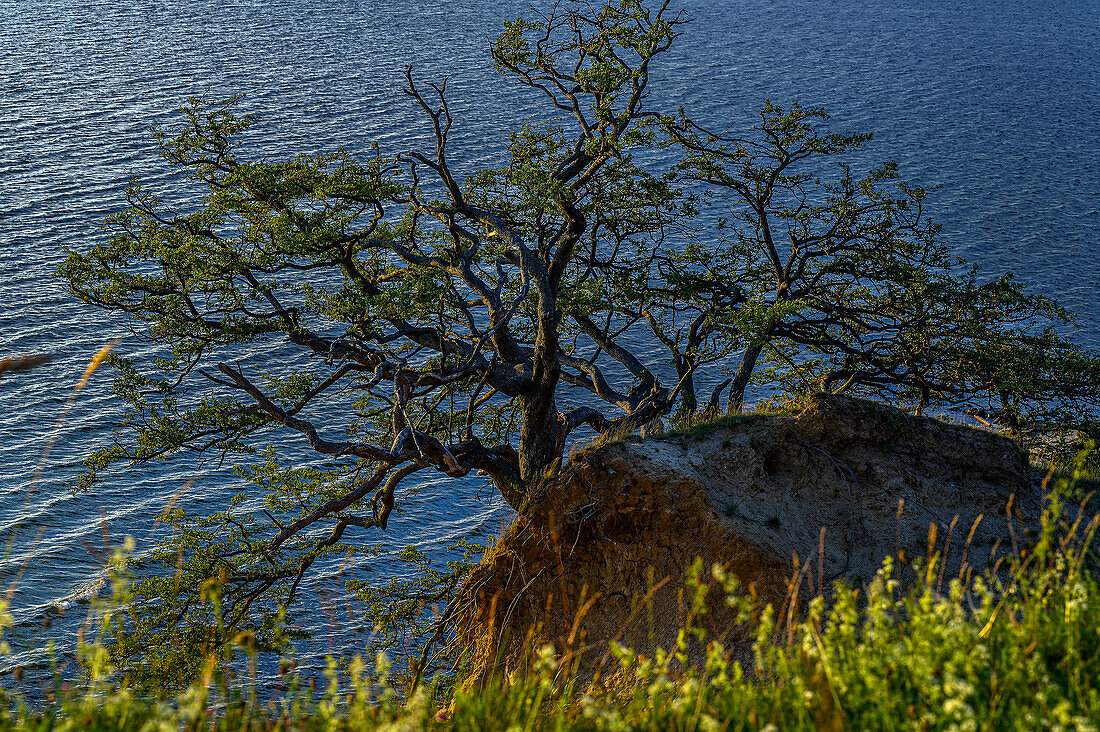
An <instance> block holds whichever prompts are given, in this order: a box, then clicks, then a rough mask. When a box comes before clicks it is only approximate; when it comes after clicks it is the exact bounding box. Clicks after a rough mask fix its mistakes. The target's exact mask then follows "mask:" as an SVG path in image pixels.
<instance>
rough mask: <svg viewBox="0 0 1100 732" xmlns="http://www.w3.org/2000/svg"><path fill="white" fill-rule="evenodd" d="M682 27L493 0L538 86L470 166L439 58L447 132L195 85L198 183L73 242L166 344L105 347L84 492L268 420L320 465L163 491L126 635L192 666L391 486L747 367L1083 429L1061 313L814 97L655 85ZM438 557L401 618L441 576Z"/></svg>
mask: <svg viewBox="0 0 1100 732" xmlns="http://www.w3.org/2000/svg"><path fill="white" fill-rule="evenodd" d="M685 22H686V18H685V17H684V16H683V15H682V14H681V13H678V12H675V11H673V10H670V9H669V6H668V3H667V2H666V3H665V4H664V5H660V6H658V7H649V6H647V5H646V4H645V3H643V2H640V1H638V0H622V1H621V2H613V3H611V2H609V3H606V4H603V5H600V6H595V7H593V6H591V5H587V4H573V3H560V4H557V5H555V6H554V8H553V9H552V10H550V11H547V12H546V13H545V14H542V15H537V17H535V18H533V19H520V20H515V21H511V22H506V23H505V24H504V28H505V29H504V32H503V33H502V34H501V35H500V36H499V37H498V38H497V39H496V40H495V41H494V42H492V43H491V44H490V49H489V52H490V53H491V54H492V58H493V60H494V61H495V63H496V66H497V69H498V70H499V71H500V72H501V73H502V74H504V75H505V76H507V77H509V78H511V79H513V80H515V82H516V83H517V84H518V85H520V86H521V87H526V88H528V89H530V90H533V91H534V92H536V93H537V95H538V96H539V98H541V99H542V100H543V102H544V105H543V109H542V112H541V113H540V114H538V115H536V116H535V117H534V118H532V119H529V120H527V121H524V122H522V123H517V124H516V126H515V130H514V132H513V134H512V136H511V139H510V142H509V145H508V147H507V157H506V159H504V160H503V161H502V164H501V165H500V167H496V168H486V169H484V170H479V171H476V172H475V173H474V174H472V175H469V176H468V177H465V178H464V179H461V180H460V179H459V178H458V177H456V173H455V172H454V169H453V168H452V165H451V163H450V160H451V149H450V146H451V141H450V134H451V129H452V124H453V117H452V112H451V108H450V106H449V104H448V97H447V92H446V84H445V83H441V84H439V85H434V84H427V85H424V84H421V83H419V82H418V81H417V80H416V78H415V77H414V74H413V72H412V70H411V69H409V70H407V73H406V86H405V88H404V93H405V95H407V96H408V98H409V101H410V103H411V104H414V105H417V106H418V107H419V108H420V110H421V111H422V112H423V119H424V123H425V124H426V125H427V126H428V128H429V129H430V130H431V133H432V135H433V137H434V142H435V144H434V149H432V150H428V151H416V150H413V151H393V152H389V153H384V152H383V151H381V150H375V151H374V152H373V154H371V155H370V156H367V157H365V158H363V157H356V156H354V155H352V154H350V153H348V152H346V151H339V152H334V153H331V154H325V155H314V156H298V157H294V158H289V159H287V160H286V161H283V162H270V161H267V160H255V159H249V158H248V157H247V156H246V154H245V150H244V148H243V146H242V143H241V135H242V133H243V132H244V131H245V130H246V129H248V128H249V127H250V126H252V125H254V124H255V121H254V120H253V119H252V118H250V117H247V116H240V115H238V114H237V113H236V112H235V109H236V107H235V103H236V100H235V99H230V100H226V101H221V102H214V103H211V102H208V101H206V100H191V102H189V103H188V104H187V105H186V106H185V107H183V108H182V110H181V111H182V115H183V118H182V122H181V123H180V124H179V126H178V127H176V128H174V129H162V130H159V131H158V132H157V133H156V134H157V140H158V142H159V145H160V150H161V154H162V156H163V158H164V159H165V160H166V161H167V163H168V164H170V165H171V166H173V167H174V168H175V169H176V170H178V171H179V172H180V173H182V174H183V175H184V176H185V177H186V179H187V181H188V183H189V186H190V187H188V188H187V189H186V195H187V196H190V197H188V198H187V199H186V202H185V203H182V204H174V205H171V206H170V205H167V204H166V203H165V202H164V199H163V198H162V197H160V196H158V195H157V194H156V193H155V192H153V191H150V190H148V189H146V188H145V187H143V186H142V185H141V184H140V183H139V182H138V181H134V182H132V184H131V185H130V187H129V188H128V190H127V193H126V205H125V207H124V208H123V209H122V210H121V211H120V212H119V213H117V214H115V215H113V216H112V217H110V218H109V220H108V230H109V232H110V236H109V237H107V238H105V239H104V240H102V241H100V242H99V243H97V244H96V245H95V246H94V247H93V248H92V249H90V250H89V251H86V252H71V253H70V254H69V255H68V257H67V259H66V260H65V262H64V264H63V265H62V267H61V275H62V277H63V278H64V279H65V280H66V281H67V282H68V284H69V287H70V288H71V290H72V292H73V293H75V294H76V295H77V296H78V297H80V298H81V299H83V300H84V301H86V302H88V303H91V304H93V305H96V306H98V307H101V308H105V309H108V310H112V311H116V312H120V313H124V314H126V315H127V316H128V317H129V318H130V320H131V322H132V323H133V326H134V329H135V331H136V333H137V334H138V335H139V336H140V337H142V338H144V339H147V340H148V341H150V342H152V343H154V344H156V345H157V346H158V347H160V348H161V349H162V358H160V359H158V360H157V361H156V363H155V364H153V365H151V366H150V365H149V364H144V363H140V362H138V361H132V360H127V359H125V358H122V357H115V358H114V366H115V367H116V369H117V376H116V381H115V389H116V391H117V393H119V394H120V395H122V397H124V399H125V402H126V405H127V410H126V417H125V420H126V425H125V426H126V427H127V428H128V429H129V431H130V434H131V437H130V438H128V439H120V440H119V441H118V442H117V444H115V445H112V446H110V447H109V448H106V449H102V450H100V451H98V452H97V453H95V454H94V455H92V456H91V457H90V458H89V460H88V463H87V465H88V471H87V473H86V476H85V478H84V480H83V482H82V487H84V488H87V487H90V486H91V485H92V484H93V483H94V481H95V480H96V478H97V476H98V475H99V474H100V473H101V471H103V470H105V469H107V468H109V467H110V466H111V465H113V464H116V463H119V462H146V461H151V460H155V459H158V458H161V457H163V456H166V455H170V454H174V453H178V452H181V451H191V452H194V453H197V454H200V455H201V454H213V455H221V456H223V457H224V456H226V455H231V454H234V453H249V452H254V451H255V450H256V449H257V446H258V445H262V444H263V442H264V439H265V438H264V435H265V434H268V432H266V431H270V430H282V431H285V432H288V433H294V434H297V435H299V436H300V437H299V439H300V440H302V441H303V443H305V444H308V446H309V447H310V448H311V449H312V450H314V451H316V453H318V454H319V455H320V456H324V457H325V458H326V459H327V461H326V462H325V463H324V467H317V466H309V467H303V466H301V465H294V464H285V463H284V462H282V461H280V459H279V458H278V456H277V455H276V454H275V453H274V452H272V451H269V452H267V453H266V454H265V455H264V456H263V459H262V460H260V461H259V463H256V462H255V461H253V465H252V467H250V468H247V469H242V470H241V472H242V474H243V476H244V479H245V480H244V483H245V485H244V487H243V488H242V496H247V497H250V498H256V497H258V498H260V499H262V508H261V509H259V510H245V509H244V508H242V506H241V505H239V504H234V506H227V507H226V508H225V510H222V511H219V512H217V513H215V514H212V515H209V516H192V515H190V514H188V513H187V512H185V511H184V510H182V509H175V510H174V511H173V512H172V519H173V521H174V522H175V523H176V526H177V533H176V534H175V536H174V538H172V539H169V540H166V542H165V544H164V545H163V546H162V547H161V548H160V549H159V550H158V551H157V552H155V553H154V554H153V555H152V556H151V558H150V563H151V564H152V565H154V568H153V569H151V570H150V575H149V577H148V579H147V580H146V581H145V582H144V583H143V584H141V585H139V586H138V588H137V590H136V591H137V593H138V599H139V601H141V603H142V604H143V606H144V609H143V610H142V612H141V613H136V614H135V615H134V616H133V618H132V620H131V621H130V622H131V623H132V625H131V626H130V627H128V628H120V629H119V631H118V637H119V638H120V639H121V640H120V644H119V652H120V654H122V656H125V655H127V654H140V653H143V652H146V651H148V649H150V648H155V649H159V650H158V654H157V656H156V658H155V659H153V661H154V663H155V664H159V666H155V667H153V671H154V673H161V674H164V675H170V674H176V673H178V674H180V675H185V674H186V673H188V672H190V671H191V670H193V668H192V667H191V666H189V664H193V663H196V662H198V660H199V659H197V658H195V657H194V656H193V655H190V656H189V655H188V654H189V650H188V649H190V648H193V647H194V646H195V645H197V644H211V643H213V644H218V643H221V642H223V641H225V640H226V639H228V638H231V637H234V636H235V635H236V634H238V633H239V632H241V631H248V632H249V633H252V634H254V635H255V637H256V638H257V639H258V640H259V642H260V643H261V644H263V645H266V646H270V647H273V646H276V645H278V644H279V643H280V642H281V641H282V640H284V639H285V636H284V630H283V628H284V625H283V619H284V614H285V613H286V612H291V613H293V611H294V607H295V599H296V593H297V592H298V588H299V585H300V582H301V581H302V579H303V577H304V576H305V574H306V573H307V572H308V571H309V570H310V568H311V566H313V565H314V563H315V562H316V561H317V560H318V559H319V558H323V557H325V556H330V555H334V554H337V553H342V552H347V551H349V550H354V549H356V548H357V547H360V548H361V547H362V546H363V545H364V543H365V542H367V541H369V536H370V532H372V531H378V530H385V529H386V527H387V523H388V521H389V519H390V517H391V515H392V513H393V511H395V510H399V505H398V496H399V490H398V489H399V487H400V486H401V485H402V484H403V483H406V484H408V483H410V482H415V481H417V480H419V479H421V478H422V477H423V476H424V475H426V474H440V475H444V476H448V477H450V478H455V479H458V478H463V477H466V476H469V475H471V474H482V475H485V476H487V477H488V479H489V480H490V481H491V483H492V485H493V486H495V488H496V490H498V491H499V493H500V495H501V496H503V498H504V499H505V500H506V501H507V502H508V503H509V504H510V505H511V506H512V507H513V508H516V509H521V508H522V504H523V500H524V497H525V495H526V493H527V487H528V486H530V485H531V484H532V483H533V482H536V481H539V480H540V479H542V478H543V477H544V476H546V475H547V474H548V473H549V472H550V471H553V470H554V469H555V467H556V466H557V464H558V463H559V461H560V460H561V459H562V457H563V454H564V453H565V451H566V449H567V446H568V445H569V444H571V442H572V441H573V440H575V439H577V438H578V436H583V435H585V434H589V435H590V434H592V433H593V432H595V433H629V432H631V431H635V430H639V429H643V430H650V429H656V428H657V427H656V426H657V425H659V424H660V423H661V420H669V419H673V420H677V419H678V420H684V419H691V418H694V417H696V416H697V415H699V414H701V413H705V412H717V411H721V410H726V409H728V410H740V409H743V408H744V404H745V400H746V395H747V394H748V393H749V392H750V390H752V389H754V388H755V389H759V390H760V391H761V392H762V393H766V394H770V395H772V396H773V397H774V398H783V399H795V400H797V399H798V398H801V397H804V396H806V395H808V394H811V393H813V392H815V391H819V390H827V391H845V392H849V393H854V394H862V395H865V396H871V397H877V398H880V399H886V400H889V401H892V402H894V403H899V404H902V405H906V406H909V407H911V408H913V409H914V410H917V411H925V412H937V413H942V412H945V411H956V412H961V411H963V410H966V409H981V410H983V412H982V413H983V414H987V415H990V418H991V419H992V417H993V416H997V417H998V418H999V419H1000V421H1002V422H1004V423H1006V424H1008V425H1009V426H1010V427H1011V428H1013V429H1016V430H1022V429H1024V428H1025V427H1027V426H1037V425H1038V426H1042V427H1044V428H1054V427H1056V428H1059V429H1077V430H1080V429H1089V428H1091V425H1092V420H1093V419H1094V418H1095V415H1096V411H1097V406H1098V405H1100V359H1098V357H1097V356H1096V354H1093V353H1091V352H1087V351H1085V350H1083V349H1081V348H1079V347H1077V346H1075V345H1073V344H1072V343H1071V342H1070V341H1067V340H1065V339H1064V338H1063V337H1061V336H1060V335H1059V333H1060V330H1059V329H1062V328H1065V327H1066V326H1068V325H1070V324H1071V319H1070V316H1069V315H1068V314H1067V313H1066V312H1065V311H1064V310H1063V309H1062V308H1061V307H1060V306H1059V305H1058V304H1057V303H1056V302H1054V301H1051V300H1049V299H1047V298H1045V297H1042V296H1040V295H1036V294H1031V293H1029V292H1027V291H1025V289H1024V288H1023V287H1022V286H1021V285H1019V284H1018V283H1017V282H1016V281H1015V280H1013V279H1012V277H1011V276H1010V275H1004V276H1000V277H995V278H992V279H990V278H988V277H985V276H983V275H982V274H981V273H979V272H977V271H976V270H975V269H973V268H967V267H966V266H965V263H963V262H962V261H961V260H959V259H957V258H955V257H953V256H952V255H951V254H950V249H949V248H948V246H947V243H945V242H943V241H942V240H941V237H940V232H939V230H938V229H937V228H936V227H935V226H934V225H933V224H932V223H930V222H929V221H928V220H927V216H926V213H925V207H924V201H925V198H926V192H925V191H924V190H922V189H920V188H918V187H916V186H912V185H909V184H906V183H905V182H903V181H902V180H901V179H900V178H899V175H898V172H897V170H896V168H895V166H893V165H889V164H888V165H884V166H882V167H880V168H878V169H876V170H873V171H871V172H870V173H869V174H867V175H865V176H859V175H857V174H856V173H855V172H853V170H852V169H851V168H850V167H849V165H848V164H847V161H846V159H845V156H846V154H848V153H850V152H851V151H852V150H854V149H855V148H857V147H860V146H861V145H863V144H865V143H866V142H867V141H868V139H869V136H868V135H862V134H857V135H840V134H834V133H830V132H828V130H827V125H828V117H827V116H826V115H825V113H824V112H823V111H821V110H818V109H804V108H802V107H799V106H797V105H794V106H791V107H790V108H787V109H784V108H780V107H779V106H776V105H772V104H770V103H768V104H766V105H765V106H764V107H763V109H762V111H761V114H760V121H759V123H758V124H757V125H755V126H754V127H753V128H752V129H748V130H744V131H738V132H731V131H720V132H712V131H708V130H707V129H704V128H703V127H702V126H700V125H699V124H697V123H696V122H695V121H693V119H692V116H691V115H692V111H691V110H681V111H680V113H679V114H674V113H672V110H664V109H660V108H656V107H655V106H654V104H653V101H652V99H651V98H650V96H649V79H650V74H651V73H655V72H656V71H657V70H658V69H659V65H660V58H661V55H662V54H663V53H664V52H665V51H667V50H668V49H669V48H670V47H671V46H672V44H673V43H674V42H675V41H676V39H677V37H678V36H679V35H680V34H681V32H682V30H683V26H684V23H685ZM643 152H644V153H645V154H644V155H642V154H641V153H643ZM640 159H644V160H646V161H650V162H648V163H646V164H643V163H642V162H639V160H640ZM662 159H663V160H667V161H669V162H668V164H667V165H665V166H664V167H663V168H662V167H659V166H658V165H657V164H655V163H653V162H652V161H654V160H662ZM175 198H176V197H175V196H174V197H173V200H175ZM703 209H706V210H707V211H708V212H710V213H712V214H713V215H712V216H711V217H710V218H700V217H698V216H697V214H698V213H699V212H700V211H701V210H703ZM708 221H714V222H715V223H714V224H713V225H709V224H707V223H706V222H708ZM275 351H277V352H278V354H279V356H278V359H277V363H273V359H272V357H271V356H270V354H271V353H273V352H275ZM658 351H660V353H661V355H659V356H655V355H654V354H655V353H657V352H658ZM265 353H266V354H267V355H266V356H265ZM704 386H705V387H706V389H705V390H704ZM727 389H728V390H729V391H728V397H725V396H724V395H725V394H727V392H726V390H727ZM158 564H159V566H160V569H159V570H157V569H155V566H157V565H158ZM453 569H454V571H453V572H450V573H447V572H442V573H441V572H436V573H434V574H431V573H430V574H429V576H428V578H427V579H426V580H425V581H424V582H422V583H420V584H418V585H416V586H415V587H414V588H412V589H411V590H410V591H409V592H410V594H408V596H407V597H406V600H407V601H408V602H407V603H406V604H405V605H403V606H401V607H403V608H404V609H403V610H401V611H400V612H404V613H405V614H406V616H411V615H415V613H416V612H417V608H418V607H422V605H418V604H417V603H418V602H422V601H423V600H424V599H426V598H429V597H438V598H443V597H446V593H447V592H448V590H449V589H450V588H453V586H454V582H455V581H456V578H457V577H458V576H460V573H461V567H456V568H453ZM211 583H216V584H217V587H218V590H219V598H220V599H219V602H218V603H213V602H211V601H210V598H209V596H208V594H207V590H208V588H209V587H211ZM204 588H206V589H204ZM370 592H371V591H369V590H367V591H365V594H366V595H367V596H371V595H370ZM171 649H177V650H176V651H174V652H173V651H172V650H171Z"/></svg>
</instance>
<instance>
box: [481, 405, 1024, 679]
mask: <svg viewBox="0 0 1100 732" xmlns="http://www.w3.org/2000/svg"><path fill="white" fill-rule="evenodd" d="M1010 499H1011V506H1012V509H1011V510H1012V513H1013V515H1014V517H1012V518H1010V516H1009V514H1008V513H1007V512H1006V506H1007V505H1008V504H1009V501H1010ZM1041 505H1042V496H1041V491H1040V489H1039V487H1038V486H1036V485H1035V484H1034V483H1033V481H1032V479H1031V474H1030V467H1029V465H1028V460H1027V455H1026V454H1025V453H1024V451H1023V450H1022V449H1021V448H1020V447H1019V446H1018V445H1017V444H1016V443H1015V442H1014V441H1012V440H1011V439H1009V438H1008V437H1005V436H1002V435H999V434H996V433H993V432H989V431H984V430H978V429H973V428H969V427H963V426H960V425H955V424H950V423H946V422H942V421H939V420H936V419H932V418H928V417H914V416H912V415H911V414H908V413H906V412H903V411H901V410H898V409H894V408H892V407H888V406H884V405H882V404H878V403H874V402H869V401H864V400H859V399H852V398H849V397H842V396H836V395H819V396H818V397H816V398H815V399H814V401H813V404H812V406H811V407H810V408H809V409H808V410H806V411H805V412H804V413H803V414H801V415H799V416H798V417H776V416H765V415H746V416H738V417H727V418H723V419H721V420H718V421H717V422H715V423H714V424H712V425H707V426H704V427H701V428H695V429H693V430H691V431H689V432H688V433H685V434H681V435H673V436H669V437H663V438H655V439H646V440H639V439H637V438H633V439H632V440H628V441H626V442H621V443H613V444H607V445H603V446H600V447H595V448H589V449H585V450H582V451H581V452H579V453H577V454H575V455H573V456H572V458H571V460H570V461H569V463H568V465H566V466H565V468H564V469H563V470H562V471H561V472H560V474H559V475H557V476H556V477H555V478H553V479H551V480H550V481H548V482H546V483H545V484H544V485H542V486H540V487H539V488H537V489H535V490H533V491H532V494H531V495H530V496H529V497H528V499H527V500H526V501H525V503H524V505H523V507H522V510H521V516H520V517H519V518H518V519H517V521H516V522H515V524H514V525H513V526H512V527H511V528H510V529H509V530H508V531H507V532H506V533H505V534H504V536H503V537H502V538H501V539H500V540H499V542H498V543H497V544H496V545H495V546H494V547H493V548H492V549H491V550H490V551H488V552H487V553H486V557H485V559H484V560H483V562H482V564H481V565H480V566H479V567H478V568H477V569H476V570H475V571H474V573H473V574H472V575H471V576H470V578H469V579H468V581H467V582H466V583H465V585H464V587H463V588H462V597H463V598H464V599H465V600H466V601H467V602H466V603H465V607H466V608H467V612H466V613H465V614H464V618H465V622H464V625H463V627H464V628H465V630H464V632H466V633H468V634H469V635H468V638H467V641H468V642H469V644H470V647H471V648H473V649H474V658H475V671H481V672H484V671H487V670H488V669H489V668H490V667H492V666H494V665H496V664H498V663H502V664H503V665H504V666H505V667H506V668H511V667H512V666H514V665H515V664H516V663H517V662H519V661H520V660H521V659H523V658H524V657H525V655H526V654H528V653H529V652H530V651H531V650H533V649H536V648H538V647H539V646H541V645H542V644H543V643H545V642H552V643H555V644H556V646H557V647H558V648H559V649H560V650H575V649H578V648H581V647H583V648H584V649H585V653H584V657H585V658H587V659H589V660H594V659H598V658H600V657H602V656H604V655H605V654H606V651H607V647H608V641H610V640H618V641H620V642H623V643H625V644H627V645H630V646H632V647H635V648H639V649H645V648H649V647H651V646H652V645H653V644H654V643H655V644H657V645H661V646H662V647H664V648H671V647H672V646H673V644H674V642H675V637H676V632H677V630H678V629H679V628H680V627H681V624H682V622H683V620H684V611H685V603H684V600H683V587H684V580H685V570H686V569H687V568H688V567H689V566H690V565H691V563H692V561H693V560H694V559H695V558H696V557H701V558H702V560H703V562H704V567H706V568H707V570H708V571H707V576H708V577H709V567H710V566H711V565H712V564H713V563H715V562H717V563H720V564H724V565H725V566H726V567H727V569H728V570H729V571H730V572H731V573H733V574H735V575H737V576H738V578H739V579H740V581H741V584H742V586H743V587H746V588H750V587H751V591H752V592H754V593H756V595H758V596H759V597H760V598H762V599H764V600H766V601H768V602H771V603H772V604H773V605H775V607H776V608H777V609H778V608H779V607H780V606H783V605H784V603H785V601H786V600H787V598H788V594H789V591H790V590H792V587H793V588H796V589H794V591H793V592H794V595H796V596H797V597H799V599H800V600H803V601H804V600H805V599H807V598H808V597H809V596H811V595H813V594H816V593H817V592H818V591H819V590H820V586H821V585H824V586H825V587H826V588H829V587H831V586H832V582H833V580H836V579H844V580H845V581H847V582H848V583H849V584H853V585H856V586H858V585H860V584H862V583H866V582H869V581H870V580H871V579H872V578H873V577H874V575H875V573H876V572H877V571H878V569H879V568H880V566H881V564H882V561H883V559H884V558H885V557H886V556H887V555H894V556H899V555H900V556H904V557H906V558H908V559H912V558H916V557H923V556H925V555H926V554H927V553H928V551H929V547H930V546H932V545H933V544H934V546H935V551H938V552H940V553H946V561H945V562H944V563H943V565H942V566H943V568H944V569H943V572H944V578H945V579H944V580H943V583H944V587H946V584H947V582H948V581H949V580H950V578H951V577H955V576H958V575H959V574H960V573H965V572H967V571H981V570H982V569H984V568H985V567H986V566H988V565H989V563H990V562H991V561H995V560H996V558H998V557H1001V556H1004V555H1005V554H1006V553H1007V552H1009V551H1010V550H1011V547H1012V541H1014V540H1015V538H1014V536H1015V537H1019V533H1020V532H1021V531H1022V527H1024V526H1029V525H1031V526H1033V525H1034V523H1035V519H1036V517H1037V516H1038V514H1039V512H1040V510H1041ZM979 516H980V517H981V519H980V521H978V523H977V525H976V526H974V524H975V521H977V520H978V517H979ZM933 524H934V525H935V529H934V530H933V531H934V534H930V526H931V525H933ZM822 527H824V530H825V533H824V543H823V544H822V538H821V537H822V534H821V531H822ZM972 527H974V529H973V534H972V536H970V540H969V542H968V541H967V538H968V535H970V533H971V528H972ZM1014 532H1015V533H1014ZM796 556H797V560H796V559H795V557H796ZM796 561H797V565H796ZM796 566H799V567H801V568H802V569H801V571H800V572H797V573H796V571H795V567H796ZM907 571H908V576H909V578H912V577H913V576H914V575H913V572H912V570H907ZM795 576H797V577H798V579H797V582H795V583H794V584H793V585H792V577H795ZM902 578H903V579H905V577H904V576H903V577H902ZM662 582H663V584H662ZM647 598H649V599H651V600H652V602H643V600H646V599H647ZM721 600H722V598H721V596H720V595H719V594H718V591H717V590H714V591H712V592H711V594H710V595H709V596H708V602H709V605H710V607H711V610H712V611H711V612H710V613H708V614H707V615H706V616H705V618H704V626H705V627H706V629H707V630H708V632H709V633H711V634H713V635H714V636H715V637H718V636H722V637H723V639H724V641H725V643H726V646H727V647H733V648H734V650H735V651H736V652H737V653H736V655H739V656H741V657H746V655H747V653H748V649H749V648H750V639H749V638H748V636H747V630H746V629H744V628H736V627H733V616H732V611H730V610H729V609H728V608H726V606H725V605H724V604H723V603H722V602H721ZM582 608H583V609H584V612H583V614H581V610H582Z"/></svg>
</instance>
